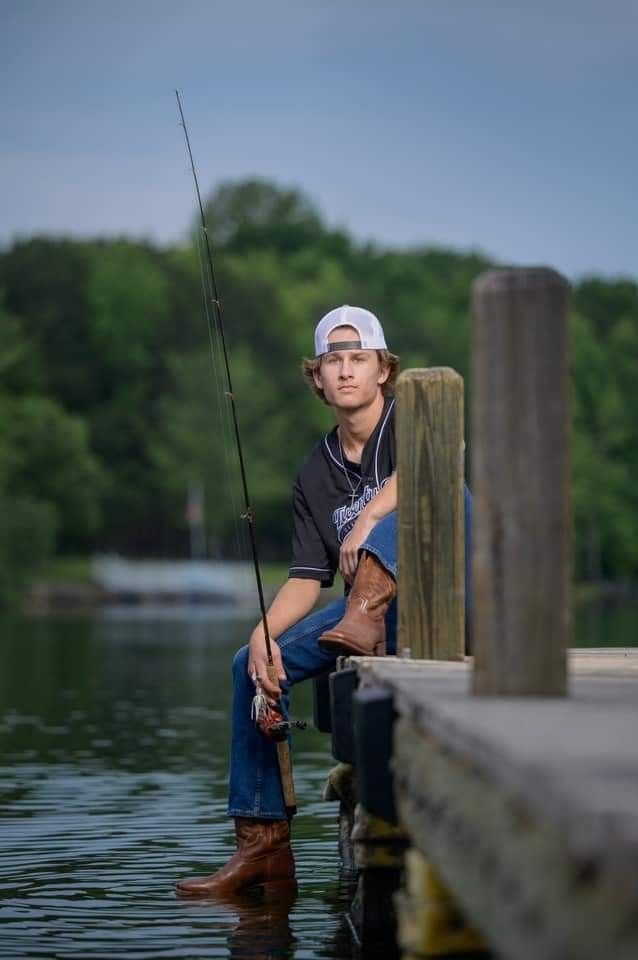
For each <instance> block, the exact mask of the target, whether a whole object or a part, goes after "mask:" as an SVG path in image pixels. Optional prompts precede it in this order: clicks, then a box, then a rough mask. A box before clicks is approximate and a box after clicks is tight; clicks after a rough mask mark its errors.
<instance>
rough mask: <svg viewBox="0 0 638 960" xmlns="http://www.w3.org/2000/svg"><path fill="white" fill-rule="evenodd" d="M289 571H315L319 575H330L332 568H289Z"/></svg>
mask: <svg viewBox="0 0 638 960" xmlns="http://www.w3.org/2000/svg"><path fill="white" fill-rule="evenodd" d="M288 569H289V570H315V571H316V572H317V573H330V572H331V571H330V567H288Z"/></svg>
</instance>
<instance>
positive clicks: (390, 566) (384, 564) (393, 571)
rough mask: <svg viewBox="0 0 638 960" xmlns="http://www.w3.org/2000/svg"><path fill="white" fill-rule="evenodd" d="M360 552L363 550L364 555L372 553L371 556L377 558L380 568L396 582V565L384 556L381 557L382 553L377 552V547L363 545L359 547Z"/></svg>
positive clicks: (367, 544)
mask: <svg viewBox="0 0 638 960" xmlns="http://www.w3.org/2000/svg"><path fill="white" fill-rule="evenodd" d="M361 550H365V551H366V553H372V554H373V555H374V556H375V557H376V558H377V560H378V561H379V563H380V564H381V566H382V567H385V569H386V570H387V571H388V573H390V574H391V575H392V576H393V577H394V579H395V580H396V578H397V564H396V563H391V562H389V561H388V559H387V557H385V556H384V555H383V552H382V551H381V550H379V548H378V547H375V546H374V545H373V544H371V543H364V544H362V545H361Z"/></svg>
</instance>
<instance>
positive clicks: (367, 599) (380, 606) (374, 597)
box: [319, 551, 397, 657]
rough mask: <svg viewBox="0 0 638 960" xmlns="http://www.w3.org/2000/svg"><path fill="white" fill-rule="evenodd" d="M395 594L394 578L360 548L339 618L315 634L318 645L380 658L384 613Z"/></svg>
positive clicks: (343, 652) (337, 650) (383, 633)
mask: <svg viewBox="0 0 638 960" xmlns="http://www.w3.org/2000/svg"><path fill="white" fill-rule="evenodd" d="M396 593H397V585H396V581H395V579H394V577H392V576H391V575H390V574H389V573H388V572H387V570H386V569H385V567H383V566H382V564H381V563H379V561H378V560H377V558H376V557H375V556H374V555H373V554H371V553H367V552H365V551H364V553H363V556H362V557H361V559H360V560H359V563H358V566H357V572H356V574H355V577H354V581H353V583H352V590H351V591H350V594H349V596H348V599H347V601H346V612H345V614H344V616H343V619H342V620H341V621H340V622H339V623H338V624H337V625H336V626H335V627H333V628H332V630H327V631H326V632H325V633H324V634H322V636H320V637H319V646H320V647H321V648H322V649H323V650H330V651H332V652H333V653H336V654H338V655H348V654H351V655H354V656H363V657H382V656H383V655H384V654H385V615H386V612H387V609H388V607H389V606H390V602H391V601H392V600H393V599H394V598H395V596H396Z"/></svg>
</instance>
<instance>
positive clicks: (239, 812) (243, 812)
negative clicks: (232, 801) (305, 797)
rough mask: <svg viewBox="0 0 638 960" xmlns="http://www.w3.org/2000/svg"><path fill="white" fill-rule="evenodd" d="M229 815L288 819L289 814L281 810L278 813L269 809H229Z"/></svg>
mask: <svg viewBox="0 0 638 960" xmlns="http://www.w3.org/2000/svg"><path fill="white" fill-rule="evenodd" d="M228 816H229V817H247V818H249V819H251V820H287V819H288V816H287V815H286V814H285V813H282V812H281V811H278V812H277V813H274V812H271V811H269V810H238V809H236V808H235V809H233V810H230V809H229V810H228Z"/></svg>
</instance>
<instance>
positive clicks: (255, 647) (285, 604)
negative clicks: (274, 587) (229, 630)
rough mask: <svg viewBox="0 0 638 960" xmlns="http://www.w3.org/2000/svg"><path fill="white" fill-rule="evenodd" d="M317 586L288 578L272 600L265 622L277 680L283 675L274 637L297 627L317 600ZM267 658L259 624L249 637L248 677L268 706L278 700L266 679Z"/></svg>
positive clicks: (283, 671)
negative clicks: (256, 680) (258, 686)
mask: <svg viewBox="0 0 638 960" xmlns="http://www.w3.org/2000/svg"><path fill="white" fill-rule="evenodd" d="M320 589H321V584H320V583H319V581H318V580H302V579H300V578H297V577H291V578H290V579H289V580H286V582H285V583H284V584H283V586H281V587H280V588H279V590H278V591H277V594H276V596H275V599H274V600H273V602H272V603H271V604H270V607H269V608H268V612H267V613H266V619H267V620H268V632H269V634H270V641H271V642H270V647H271V651H272V658H273V663H274V665H275V667H276V669H277V678H278V679H279V680H285V679H286V671H285V670H284V668H283V664H282V662H281V652H280V650H279V647H278V646H277V642H276V640H277V637H280V636H281V634H282V633H284V632H285V631H286V630H287V629H288V627H291V626H292V625H293V624H294V623H298V622H299V620H301V619H302V618H303V617H305V616H306V614H308V613H310V611H311V610H312V608H313V607H314V605H315V603H316V602H317V599H318V598H319V591H320ZM267 667H268V656H267V653H266V638H265V636H264V626H263V623H262V622H261V620H260V621H259V623H258V624H257V626H256V627H255V629H254V630H253V632H252V634H251V637H250V656H249V658H248V674H249V676H252V674H253V671H254V672H255V673H256V674H257V676H258V677H259V679H260V681H261V685H262V687H263V689H264V693H265V694H266V696H267V697H268V699H269V700H270V702H271V703H274V702H275V701H276V700H277V699H278V698H279V692H280V691H279V685H278V684H274V683H272V682H271V681H270V680H269V679H268V672H267Z"/></svg>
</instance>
